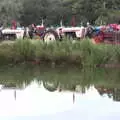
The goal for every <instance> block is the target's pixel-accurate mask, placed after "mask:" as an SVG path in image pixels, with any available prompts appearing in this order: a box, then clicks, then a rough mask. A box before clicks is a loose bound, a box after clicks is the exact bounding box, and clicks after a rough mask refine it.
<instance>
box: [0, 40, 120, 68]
mask: <svg viewBox="0 0 120 120" xmlns="http://www.w3.org/2000/svg"><path fill="white" fill-rule="evenodd" d="M28 60H38V61H40V62H41V61H43V62H54V63H56V64H61V63H68V64H70V65H71V64H76V65H83V66H94V65H97V64H106V63H112V64H114V63H120V46H119V45H105V44H99V45H95V44H93V43H92V42H91V40H90V39H85V40H83V41H76V42H74V43H73V42H72V41H70V40H63V41H61V42H59V41H56V42H52V43H49V44H47V43H44V42H42V41H35V40H33V41H32V40H29V39H25V40H16V41H15V43H13V44H7V43H4V44H1V45H0V64H3V63H4V62H5V61H6V63H14V62H16V61H20V62H24V61H28Z"/></svg>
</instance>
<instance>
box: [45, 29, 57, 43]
mask: <svg viewBox="0 0 120 120" xmlns="http://www.w3.org/2000/svg"><path fill="white" fill-rule="evenodd" d="M58 39H59V37H58V34H57V32H55V31H54V30H48V31H46V32H45V33H44V37H43V40H44V42H46V43H49V42H54V41H56V40H58Z"/></svg>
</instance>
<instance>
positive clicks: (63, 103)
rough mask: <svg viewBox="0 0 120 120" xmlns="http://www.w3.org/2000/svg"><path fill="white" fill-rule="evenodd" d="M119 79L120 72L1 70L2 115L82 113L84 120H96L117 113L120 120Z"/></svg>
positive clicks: (0, 100)
mask: <svg viewBox="0 0 120 120" xmlns="http://www.w3.org/2000/svg"><path fill="white" fill-rule="evenodd" d="M13 73H14V74H13ZM119 76H120V71H119V70H112V69H111V70H110V69H109V70H105V69H90V70H79V69H71V70H70V69H63V68H59V69H49V68H32V69H28V68H24V69H23V68H20V67H19V68H18V67H17V68H9V69H5V70H1V71H0V106H1V110H0V113H1V114H0V115H9V116H14V115H20V116H24V115H28V116H29V115H42V116H44V115H51V114H52V115H55V114H58V113H59V114H63V112H65V113H66V114H67V112H68V113H69V114H70V115H71V114H72V113H73V114H75V113H76V114H77V113H79V112H80V113H81V114H82V115H83V119H85V120H88V119H87V118H84V117H85V116H86V115H85V113H86V112H87V114H88V116H89V117H90V118H91V119H90V120H96V119H93V118H92V117H95V116H96V115H97V116H100V115H103V116H104V115H106V116H107V115H110V114H113V113H114V115H115V116H116V115H117V116H119V114H120V112H119V111H120V109H119V108H120V102H119V101H120V81H119ZM116 101H117V102H116ZM5 103H6V104H5ZM24 106H25V107H24ZM51 108H52V109H51ZM111 108H112V109H111ZM6 109H7V111H6ZM96 109H97V110H98V111H96ZM70 111H72V113H71V112H70ZM78 111H79V112H78ZM80 113H79V114H80ZM115 113H116V114H115ZM91 116H92V117H91ZM79 117H81V116H79ZM69 119H70V118H69ZM45 120H46V119H45ZM63 120H64V119H63ZM105 120H106V119H105Z"/></svg>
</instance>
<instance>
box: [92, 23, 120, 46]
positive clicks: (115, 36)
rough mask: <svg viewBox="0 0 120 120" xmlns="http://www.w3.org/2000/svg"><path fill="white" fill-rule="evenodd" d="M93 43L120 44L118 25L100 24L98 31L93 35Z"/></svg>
mask: <svg viewBox="0 0 120 120" xmlns="http://www.w3.org/2000/svg"><path fill="white" fill-rule="evenodd" d="M93 42H94V43H96V44H97V43H107V44H120V25H117V24H110V25H108V26H102V27H101V28H100V29H99V32H97V33H96V34H94V35H93Z"/></svg>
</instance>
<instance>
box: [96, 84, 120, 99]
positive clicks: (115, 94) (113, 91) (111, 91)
mask: <svg viewBox="0 0 120 120" xmlns="http://www.w3.org/2000/svg"><path fill="white" fill-rule="evenodd" d="M95 88H96V89H97V91H98V93H99V94H100V95H101V96H103V95H105V94H106V95H107V96H108V97H109V98H112V99H113V100H114V101H120V89H119V88H108V87H105V86H96V87H95Z"/></svg>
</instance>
